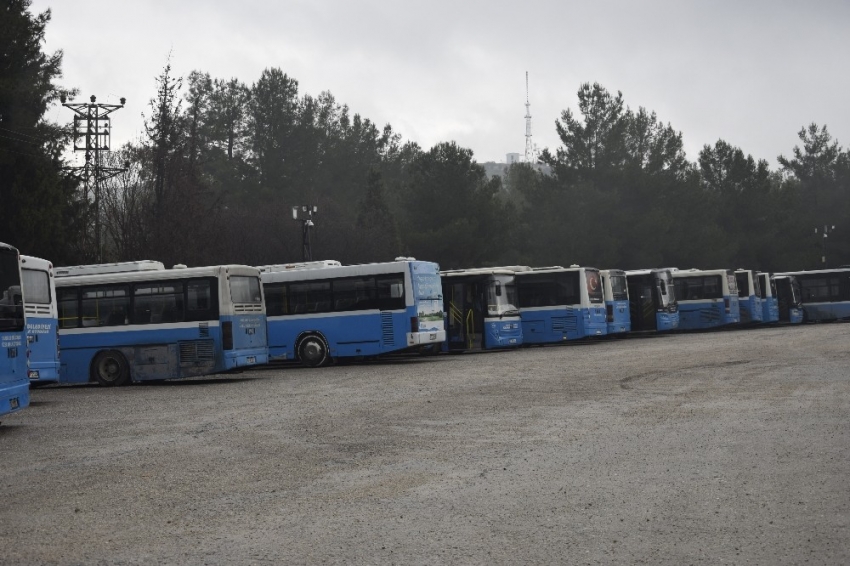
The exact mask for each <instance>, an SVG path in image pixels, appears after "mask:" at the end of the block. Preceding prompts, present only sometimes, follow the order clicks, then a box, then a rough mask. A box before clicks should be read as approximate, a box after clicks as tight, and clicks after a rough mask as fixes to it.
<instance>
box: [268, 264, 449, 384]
mask: <svg viewBox="0 0 850 566" xmlns="http://www.w3.org/2000/svg"><path fill="white" fill-rule="evenodd" d="M259 269H260V270H261V272H262V281H263V289H264V292H265V295H266V301H267V304H268V335H269V355H270V358H271V359H272V360H278V361H283V360H297V361H300V362H301V364H303V365H305V366H308V367H319V366H322V365H325V364H326V363H328V362H330V361H331V360H335V359H340V358H371V357H375V356H380V355H383V354H389V353H394V352H402V351H405V350H410V351H413V350H419V349H421V348H423V347H425V346H432V347H434V346H439V345H440V344H441V343H442V342H443V341H444V340H445V339H446V331H445V328H444V321H443V290H442V286H441V285H440V267H439V266H438V265H437V264H436V263H432V262H429V261H416V260H414V259H413V258H396V260H395V261H392V262H385V263H368V264H363V265H339V263H338V262H311V263H306V264H283V265H268V266H263V267H260V268H259Z"/></svg>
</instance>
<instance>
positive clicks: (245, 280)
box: [230, 275, 263, 305]
mask: <svg viewBox="0 0 850 566" xmlns="http://www.w3.org/2000/svg"><path fill="white" fill-rule="evenodd" d="M230 299H231V300H232V301H233V304H235V305H245V304H255V305H256V304H260V303H262V302H263V295H262V293H260V279H259V278H258V277H252V276H248V275H232V276H231V277H230Z"/></svg>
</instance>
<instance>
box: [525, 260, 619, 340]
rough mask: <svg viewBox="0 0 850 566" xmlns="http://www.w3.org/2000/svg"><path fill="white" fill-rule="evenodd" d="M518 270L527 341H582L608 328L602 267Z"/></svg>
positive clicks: (600, 334) (574, 266) (603, 333)
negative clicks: (600, 272)
mask: <svg viewBox="0 0 850 566" xmlns="http://www.w3.org/2000/svg"><path fill="white" fill-rule="evenodd" d="M516 269H517V271H515V273H516V285H517V300H518V302H519V305H518V306H519V313H520V318H521V320H522V339H523V342H524V343H525V344H552V343H556V342H564V341H566V340H580V339H582V338H587V337H590V336H604V335H605V333H606V332H607V331H608V323H607V322H606V316H605V300H604V297H603V294H602V281H601V279H600V276H599V270H598V269H596V268H593V267H579V266H577V265H573V266H570V267H561V266H554V267H535V268H527V267H525V268H519V267H518V268H516Z"/></svg>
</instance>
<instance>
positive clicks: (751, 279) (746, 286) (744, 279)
mask: <svg viewBox="0 0 850 566" xmlns="http://www.w3.org/2000/svg"><path fill="white" fill-rule="evenodd" d="M735 284H736V285H737V286H738V308H739V309H740V311H741V324H758V323H761V322H762V321H763V320H764V313H763V312H762V305H761V282H760V281H759V278H758V277H757V276H756V272H754V271H752V270H749V269H739V270H737V271H735Z"/></svg>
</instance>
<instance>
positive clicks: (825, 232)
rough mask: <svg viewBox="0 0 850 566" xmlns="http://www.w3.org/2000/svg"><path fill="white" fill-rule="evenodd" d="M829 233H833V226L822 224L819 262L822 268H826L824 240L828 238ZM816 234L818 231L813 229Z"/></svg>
mask: <svg viewBox="0 0 850 566" xmlns="http://www.w3.org/2000/svg"><path fill="white" fill-rule="evenodd" d="M830 232H835V225H828V224H824V225H823V238H821V257H820V261H821V263H822V264H823V266H824V267H827V265H826V238H827V237H828V236H829V233H830ZM817 233H818V229H817V228H815V234H817Z"/></svg>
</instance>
